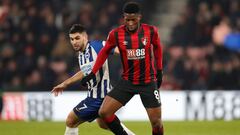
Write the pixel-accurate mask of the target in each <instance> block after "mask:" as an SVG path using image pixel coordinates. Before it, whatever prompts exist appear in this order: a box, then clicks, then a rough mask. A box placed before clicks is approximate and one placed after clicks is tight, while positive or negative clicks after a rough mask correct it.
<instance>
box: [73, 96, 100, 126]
mask: <svg viewBox="0 0 240 135" xmlns="http://www.w3.org/2000/svg"><path fill="white" fill-rule="evenodd" d="M102 101H103V99H94V98H89V97H88V98H86V99H84V100H82V101H81V102H80V103H79V104H78V105H77V106H75V107H74V108H73V111H74V113H75V114H76V116H77V117H78V119H79V120H82V121H88V122H92V121H93V120H95V119H96V118H98V117H99V115H98V110H99V108H100V106H101V104H102Z"/></svg>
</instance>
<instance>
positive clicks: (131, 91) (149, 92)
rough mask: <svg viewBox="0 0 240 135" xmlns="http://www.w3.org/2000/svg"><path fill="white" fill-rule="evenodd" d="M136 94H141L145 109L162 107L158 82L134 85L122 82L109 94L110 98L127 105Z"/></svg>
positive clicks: (125, 81)
mask: <svg viewBox="0 0 240 135" xmlns="http://www.w3.org/2000/svg"><path fill="white" fill-rule="evenodd" d="M135 94H139V95H140V98H141V100H142V103H143V105H144V107H145V108H154V107H159V106H161V100H160V94H159V90H158V89H157V84H156V82H151V83H149V84H145V85H134V84H132V83H131V82H129V81H127V80H122V79H121V80H120V81H119V82H118V84H117V85H116V86H115V87H114V88H113V89H112V90H111V91H110V92H109V93H108V96H110V97H112V98H114V99H116V100H117V101H119V102H120V103H122V105H125V104H126V103H127V102H128V101H129V100H130V99H131V98H132V97H133V96H134V95H135Z"/></svg>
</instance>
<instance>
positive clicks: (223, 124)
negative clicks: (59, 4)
mask: <svg viewBox="0 0 240 135" xmlns="http://www.w3.org/2000/svg"><path fill="white" fill-rule="evenodd" d="M124 123H125V125H126V126H127V127H128V128H130V129H131V130H132V131H134V132H135V133H136V135H151V128H150V124H149V123H148V122H139V121H137V122H124ZM164 128H165V135H240V120H238V121H199V122H198V121H190V122H186V121H182V122H168V121H166V122H164ZM64 130H65V124H64V122H22V121H0V135H63V134H64ZM79 135H112V133H111V132H109V131H106V130H103V129H100V128H99V127H98V126H97V124H96V122H92V123H84V124H82V125H80V126H79Z"/></svg>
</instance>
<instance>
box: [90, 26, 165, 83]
mask: <svg viewBox="0 0 240 135" xmlns="http://www.w3.org/2000/svg"><path fill="white" fill-rule="evenodd" d="M115 46H117V47H118V48H119V51H120V56H121V61H122V65H123V73H122V78H123V79H124V80H129V81H130V82H132V83H133V84H147V83H150V82H151V81H154V80H155V79H156V70H157V69H158V70H162V48H161V44H160V37H159V35H158V32H157V28H156V27H155V26H151V25H148V24H141V25H140V27H139V28H138V30H137V31H136V32H134V33H132V32H128V31H127V29H126V26H125V25H122V26H120V27H118V28H116V29H113V30H112V31H111V32H110V33H109V35H108V39H107V41H106V45H105V47H104V48H103V49H102V50H101V51H100V53H99V55H98V58H97V61H96V63H95V65H94V67H93V70H92V71H93V73H96V72H97V71H98V69H99V68H100V67H101V66H102V63H104V61H105V60H106V58H107V56H108V54H109V53H110V51H111V49H112V48H114V47H115ZM153 56H154V59H153V58H152V57H153Z"/></svg>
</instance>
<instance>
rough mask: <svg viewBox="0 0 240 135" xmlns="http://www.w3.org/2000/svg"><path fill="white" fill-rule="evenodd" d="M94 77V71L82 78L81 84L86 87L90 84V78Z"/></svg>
mask: <svg viewBox="0 0 240 135" xmlns="http://www.w3.org/2000/svg"><path fill="white" fill-rule="evenodd" d="M94 77H95V74H94V73H93V72H91V73H90V74H88V75H86V76H84V77H83V78H82V80H81V85H82V86H84V87H86V86H87V85H88V83H89V82H90V80H92V79H93V78H94Z"/></svg>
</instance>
